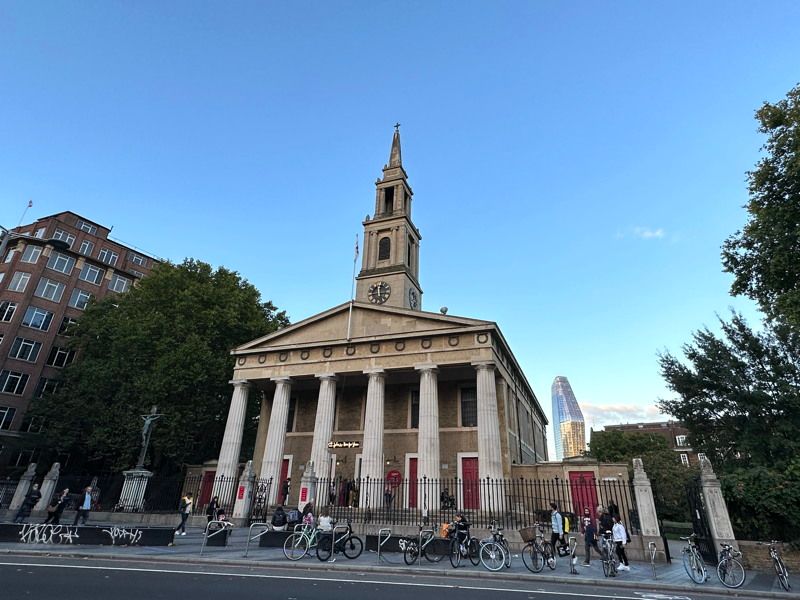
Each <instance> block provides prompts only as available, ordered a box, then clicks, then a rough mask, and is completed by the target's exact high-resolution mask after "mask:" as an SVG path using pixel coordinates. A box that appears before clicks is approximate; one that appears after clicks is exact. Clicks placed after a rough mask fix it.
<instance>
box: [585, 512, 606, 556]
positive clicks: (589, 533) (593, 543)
mask: <svg viewBox="0 0 800 600" xmlns="http://www.w3.org/2000/svg"><path fill="white" fill-rule="evenodd" d="M583 542H584V544H585V546H586V554H585V556H584V558H583V566H584V567H588V566H589V565H590V564H591V562H592V548H594V551H595V552H597V555H598V556H599V557H601V558H602V557H603V554H602V553H601V552H600V547H599V546H598V545H597V529H595V526H594V523H592V519H591V517H584V518H583Z"/></svg>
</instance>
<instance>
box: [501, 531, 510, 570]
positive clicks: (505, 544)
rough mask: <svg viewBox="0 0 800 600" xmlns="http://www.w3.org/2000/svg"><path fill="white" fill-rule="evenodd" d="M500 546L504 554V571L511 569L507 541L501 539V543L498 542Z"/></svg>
mask: <svg viewBox="0 0 800 600" xmlns="http://www.w3.org/2000/svg"><path fill="white" fill-rule="evenodd" d="M500 545H501V546H502V547H503V552H505V553H506V562H505V565H506V569H510V568H511V548H510V547H509V545H508V540H507V539H505V538H503V541H501V542H500Z"/></svg>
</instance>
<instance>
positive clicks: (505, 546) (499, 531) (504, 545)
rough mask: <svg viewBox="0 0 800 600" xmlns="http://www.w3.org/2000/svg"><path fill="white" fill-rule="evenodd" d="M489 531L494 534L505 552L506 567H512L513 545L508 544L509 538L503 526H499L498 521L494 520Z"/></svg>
mask: <svg viewBox="0 0 800 600" xmlns="http://www.w3.org/2000/svg"><path fill="white" fill-rule="evenodd" d="M489 533H491V534H492V539H493V540H494V541H495V542H496V543H497V544H499V545H500V547H501V548H502V549H503V552H505V561H504V564H505V567H506V569H510V568H511V547H510V546H509V545H508V540H507V539H506V538H505V536H504V535H503V528H502V527H498V526H497V521H492V523H491V524H490V525H489Z"/></svg>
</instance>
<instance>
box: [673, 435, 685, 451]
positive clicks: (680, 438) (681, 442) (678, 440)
mask: <svg viewBox="0 0 800 600" xmlns="http://www.w3.org/2000/svg"><path fill="white" fill-rule="evenodd" d="M675 445H676V446H678V447H679V448H680V447H681V446H686V445H687V444H686V436H685V435H676V436H675Z"/></svg>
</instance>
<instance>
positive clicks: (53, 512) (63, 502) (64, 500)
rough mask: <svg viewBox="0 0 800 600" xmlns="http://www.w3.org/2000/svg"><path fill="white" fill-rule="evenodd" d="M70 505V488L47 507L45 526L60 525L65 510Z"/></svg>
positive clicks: (65, 489)
mask: <svg viewBox="0 0 800 600" xmlns="http://www.w3.org/2000/svg"><path fill="white" fill-rule="evenodd" d="M68 504H69V488H64V490H63V491H62V492H61V495H60V496H55V497H54V498H53V499H52V500H51V501H50V505H49V506H48V507H47V518H46V519H45V520H44V523H45V524H48V523H49V524H50V525H58V524H59V520H60V519H61V515H62V514H63V513H64V509H65V508H67V505H68Z"/></svg>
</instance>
